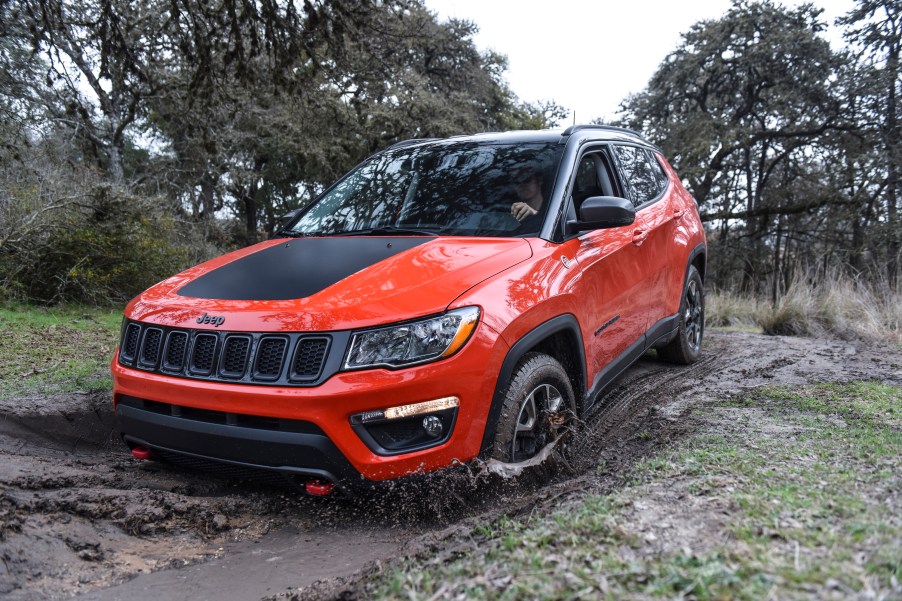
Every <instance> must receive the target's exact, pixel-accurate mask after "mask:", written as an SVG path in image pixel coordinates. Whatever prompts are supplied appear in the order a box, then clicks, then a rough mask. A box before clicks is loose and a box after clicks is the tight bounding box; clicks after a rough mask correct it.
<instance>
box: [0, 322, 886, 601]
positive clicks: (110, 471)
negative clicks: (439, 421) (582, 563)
mask: <svg viewBox="0 0 902 601" xmlns="http://www.w3.org/2000/svg"><path fill="white" fill-rule="evenodd" d="M898 356H899V353H898V351H896V352H895V354H892V353H887V352H886V351H885V349H881V348H870V347H868V346H863V345H858V346H857V347H856V346H855V345H851V344H850V343H845V342H835V341H815V340H810V339H797V338H772V337H764V336H760V335H754V334H741V333H728V334H727V333H714V334H713V335H709V336H708V337H707V338H706V341H705V346H704V351H703V354H702V357H701V359H700V361H698V362H697V363H696V364H694V365H692V366H688V367H686V366H675V365H669V364H665V363H662V362H660V361H658V360H657V359H655V358H654V355H653V354H649V355H647V356H646V357H643V358H642V359H641V360H640V361H639V362H638V363H637V364H636V365H635V366H634V367H632V368H631V369H630V370H628V371H627V372H626V373H625V374H624V375H623V376H622V377H621V378H620V380H619V381H618V382H617V383H615V384H614V386H613V387H612V388H610V389H609V390H608V392H607V393H606V394H605V395H603V396H602V397H601V398H600V399H599V400H598V403H597V406H596V408H595V409H594V410H593V411H592V412H591V414H590V415H589V416H588V418H587V419H586V421H585V423H584V424H583V427H582V430H581V433H580V434H579V435H577V436H576V437H575V439H574V441H573V443H572V445H571V449H570V453H569V465H564V466H557V467H558V468H560V467H563V468H565V469H558V470H557V471H554V469H555V466H554V465H548V466H539V467H538V468H536V469H534V470H530V471H529V472H527V473H524V474H523V476H522V477H520V478H517V479H513V480H506V479H502V478H498V477H492V476H486V475H485V474H484V473H480V470H479V467H480V466H479V464H478V462H477V463H475V464H472V465H468V466H465V467H461V468H457V469H454V470H449V471H446V472H442V473H441V474H439V475H437V476H435V477H423V478H416V479H411V480H410V481H407V482H401V483H395V484H391V485H387V486H386V487H384V488H381V489H379V490H377V491H375V492H374V493H372V494H371V495H368V496H365V497H361V498H357V499H352V500H328V499H327V500H325V501H323V500H320V499H311V498H308V497H304V496H299V495H298V494H296V493H295V492H294V491H291V490H288V489H285V488H272V487H267V486H263V485H261V484H258V483H248V482H234V481H224V480H220V479H217V478H215V477H212V476H207V475H204V474H199V473H196V472H188V471H184V470H181V469H178V468H175V467H171V466H163V465H159V464H155V463H143V464H139V463H137V462H136V461H135V460H132V459H131V458H130V457H129V456H128V455H127V453H126V451H125V448H124V446H122V445H121V444H120V443H119V442H118V440H114V436H113V435H112V422H111V420H112V415H111V411H110V405H109V395H108V394H99V395H70V396H68V397H55V398H51V399H44V400H43V403H44V405H43V406H44V407H46V409H45V410H44V413H41V411H40V409H41V402H42V400H41V399H30V400H29V401H28V402H26V403H22V406H23V407H26V408H27V410H25V411H21V412H18V413H17V412H16V403H12V402H5V403H3V404H0V597H2V598H4V599H10V600H11V601H19V600H24V599H62V598H67V597H69V596H71V595H74V594H78V593H83V594H88V597H86V598H90V599H99V600H102V599H113V598H120V599H129V598H131V599H141V598H146V597H147V594H148V592H147V591H148V590H150V588H148V587H151V588H153V589H154V590H155V591H157V590H158V591H159V594H157V593H155V597H156V598H158V599H167V598H172V599H182V598H185V596H186V592H187V591H194V592H195V593H196V595H195V596H199V597H218V598H221V599H229V598H236V597H237V598H253V597H254V596H255V595H256V596H263V595H266V594H270V595H271V594H274V593H275V592H278V590H284V589H285V587H286V586H292V587H298V586H302V585H307V584H310V583H311V582H313V581H315V580H318V579H320V578H332V579H333V580H332V581H330V582H340V581H341V580H340V578H341V577H345V576H348V575H350V574H352V573H354V572H355V571H357V570H359V569H360V568H361V566H364V565H366V564H367V563H370V562H374V561H378V560H384V559H386V558H389V557H392V556H396V555H398V554H399V553H402V552H403V553H416V552H418V551H422V550H424V549H426V550H429V551H430V552H432V553H447V552H453V551H451V550H449V549H451V548H452V547H453V545H452V547H449V543H448V542H447V539H448V538H449V537H450V538H451V539H452V540H463V541H466V540H467V539H468V533H469V531H470V529H472V527H473V526H475V525H477V524H479V523H483V522H485V521H488V520H491V519H494V518H496V517H498V516H500V515H504V514H507V515H516V514H519V513H532V512H536V511H543V510H544V509H546V508H549V507H552V506H554V505H555V503H557V502H558V501H559V499H560V497H561V496H563V495H571V494H584V493H585V492H587V491H594V492H602V491H605V490H610V489H611V488H613V487H616V486H617V485H618V482H619V481H620V480H621V479H622V477H623V475H624V474H626V473H627V472H628V470H629V468H630V467H631V466H633V465H634V464H635V463H636V462H637V461H640V460H641V459H642V458H643V457H645V456H648V455H649V454H650V453H652V452H654V451H655V450H656V449H658V448H660V447H662V446H666V445H668V444H671V443H672V441H674V440H677V439H678V438H680V437H681V436H683V435H685V434H687V433H691V431H692V427H693V423H692V420H691V418H690V417H689V416H688V414H689V410H690V409H691V408H692V407H693V406H696V405H697V403H698V402H700V401H703V400H705V399H708V398H713V397H717V396H723V395H729V394H735V393H736V392H738V391H741V390H743V389H748V388H753V387H757V386H761V385H765V384H790V385H792V384H797V383H803V382H807V381H830V380H842V379H852V378H858V379H861V378H863V377H870V378H872V379H887V380H893V381H900V380H902V368H900V367H899V365H898V362H899V360H898ZM566 468H569V469H566ZM274 558H278V559H274ZM174 568H179V569H178V570H175V569H174ZM224 572H228V573H229V574H230V578H225V579H223V578H222V577H221V574H223V573H224ZM216 574H220V577H216ZM136 576H137V578H136ZM334 579H338V580H334ZM273 587H276V588H275V589H274V588H273ZM165 591H168V593H167V592H165ZM239 591H240V594H239ZM230 595H231V596H230Z"/></svg>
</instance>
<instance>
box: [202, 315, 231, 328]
mask: <svg viewBox="0 0 902 601" xmlns="http://www.w3.org/2000/svg"><path fill="white" fill-rule="evenodd" d="M197 323H210V324H213V325H214V326H215V327H217V328H218V327H219V326H221V325H222V324H224V323H225V317H223V316H222V315H207V314H206V313H204V314H203V315H201V316H200V317H198V318H197Z"/></svg>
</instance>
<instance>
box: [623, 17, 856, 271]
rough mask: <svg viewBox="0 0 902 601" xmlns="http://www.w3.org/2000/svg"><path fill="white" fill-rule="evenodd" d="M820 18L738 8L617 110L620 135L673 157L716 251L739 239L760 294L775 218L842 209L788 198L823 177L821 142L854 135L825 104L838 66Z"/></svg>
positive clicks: (689, 42)
mask: <svg viewBox="0 0 902 601" xmlns="http://www.w3.org/2000/svg"><path fill="white" fill-rule="evenodd" d="M820 12H821V11H820V10H818V9H815V8H814V7H813V6H811V5H802V6H800V7H798V8H795V9H788V8H784V7H782V6H779V5H776V4H774V3H772V2H770V1H764V2H750V1H747V0H736V1H734V4H733V6H732V7H731V9H730V10H729V11H728V12H727V13H726V14H725V15H724V16H723V17H722V18H720V19H717V20H711V21H702V22H700V23H697V24H695V25H694V26H693V27H692V28H691V29H690V31H689V32H688V33H686V34H684V35H683V41H682V42H681V44H680V45H679V47H678V48H677V49H676V50H675V51H673V52H672V53H670V54H669V55H668V56H667V58H666V59H665V60H664V62H663V63H662V64H661V66H660V67H659V68H658V70H657V72H656V73H655V75H654V76H653V77H652V79H651V81H650V82H649V84H648V87H647V88H646V90H645V91H644V92H642V93H640V94H638V95H636V96H633V97H631V98H629V99H628V100H627V102H626V103H625V105H624V112H625V121H626V123H628V124H629V125H631V126H633V127H635V128H638V129H641V130H644V131H645V132H646V133H647V134H648V135H649V136H650V138H651V139H652V140H654V141H656V142H657V143H659V144H660V145H661V146H662V147H663V148H664V150H665V152H666V153H667V154H668V155H669V156H671V157H673V160H674V163H675V166H676V167H677V170H678V171H679V172H680V173H681V175H682V176H683V177H684V178H686V179H687V180H688V184H689V187H690V190H691V192H692V193H693V195H694V196H695V198H696V200H697V201H698V202H699V205H700V207H701V211H702V215H703V219H704V220H706V221H708V222H719V228H718V230H717V232H716V236H715V242H716V243H718V244H721V245H725V246H726V245H727V244H728V240H729V239H730V238H731V237H734V236H735V237H736V242H737V244H735V245H732V246H731V248H733V249H735V251H736V252H735V254H734V255H733V256H734V257H735V258H737V259H738V260H741V261H742V262H743V263H744V265H743V268H744V271H745V278H744V283H745V285H746V286H758V283H759V282H760V281H761V280H762V278H761V276H762V275H763V271H764V270H765V269H767V267H765V266H766V265H768V264H773V263H774V262H769V261H766V259H765V258H764V257H765V256H766V255H767V254H768V252H770V251H769V248H768V246H767V245H764V244H763V240H764V239H765V238H766V237H767V238H772V237H774V236H775V235H776V237H777V239H778V240H779V239H780V238H781V236H782V235H781V234H780V233H778V232H779V231H780V230H781V229H782V228H783V227H784V224H783V222H782V221H781V218H780V216H781V215H795V214H799V213H802V212H809V211H812V210H815V209H816V208H817V207H818V206H823V205H825V204H829V203H832V202H840V199H838V198H837V197H835V196H833V195H830V194H827V193H819V194H817V195H813V196H812V195H810V194H798V193H791V192H792V190H793V189H796V190H797V189H798V188H799V187H800V186H802V182H800V181H799V178H807V179H808V180H810V181H814V180H813V179H812V178H815V179H816V178H817V177H819V173H820V172H821V170H820V169H819V168H818V167H817V165H816V164H815V163H814V162H813V161H812V160H811V159H812V152H811V149H812V148H814V147H816V145H817V144H818V142H819V140H821V139H823V137H824V136H825V135H826V134H827V133H828V132H834V131H844V130H848V129H851V128H852V127H853V125H852V124H851V123H849V122H848V120H847V119H846V118H845V116H844V115H843V113H842V111H841V102H840V99H838V98H837V97H835V96H834V95H833V94H831V89H830V84H831V79H832V78H833V76H834V74H835V73H836V70H837V68H838V66H839V64H840V61H839V59H838V57H837V55H835V54H834V53H833V52H832V51H831V49H830V46H829V44H828V43H827V41H826V40H825V39H823V38H822V37H821V36H820V33H821V32H822V30H823V29H824V24H823V23H822V22H821V21H820V20H819V15H820ZM788 182H790V183H793V187H791V188H787V183H788ZM808 187H809V188H811V186H808ZM737 222H738V223H740V224H741V226H740V227H739V228H737V227H736V224H737ZM781 243H782V240H780V241H779V242H778V243H777V244H776V248H777V249H779V247H780V244H781ZM762 253H763V255H762ZM715 267H716V264H715ZM715 272H716V270H715Z"/></svg>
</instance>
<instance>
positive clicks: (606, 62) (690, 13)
mask: <svg viewBox="0 0 902 601" xmlns="http://www.w3.org/2000/svg"><path fill="white" fill-rule="evenodd" d="M800 3H801V2H798V1H785V2H784V4H786V5H790V6H795V5H798V4H800ZM730 4H731V3H730V1H729V0H695V1H693V2H674V1H673V0H669V1H668V0H627V1H622V2H610V1H608V2H604V1H598V0H595V1H588V2H587V1H586V0H550V1H549V0H543V1H541V2H540V1H537V0H516V1H515V0H426V5H427V6H428V7H429V8H431V9H432V10H434V11H435V12H437V13H438V14H439V16H440V17H441V18H442V19H446V18H448V17H455V18H459V19H467V20H470V21H473V22H474V23H476V25H478V26H479V29H480V32H479V34H478V35H477V36H476V44H477V46H478V47H479V48H480V49H482V50H486V49H489V48H491V49H494V50H496V51H498V52H500V53H502V54H506V55H507V57H508V61H509V65H508V71H507V81H508V83H509V84H510V86H511V88H512V89H513V91H514V92H515V93H516V94H517V96H519V97H520V98H521V99H522V100H526V101H530V102H534V101H537V100H555V101H557V103H558V104H561V105H563V106H565V107H566V108H568V109H569V110H571V111H576V121H577V122H578V123H588V122H589V121H591V120H592V119H595V118H597V117H604V118H612V117H614V116H615V115H616V113H617V109H618V106H619V104H620V102H621V101H622V100H623V99H624V98H626V96H627V95H628V94H630V93H633V92H639V91H641V90H642V89H643V88H644V87H645V84H646V83H647V82H648V80H649V78H650V77H651V76H652V74H653V73H654V71H655V69H657V67H658V65H659V64H660V63H661V61H662V60H663V59H664V57H665V56H667V54H668V53H669V52H670V51H671V50H673V49H674V48H676V46H677V44H678V43H679V42H680V34H681V33H683V32H685V31H687V30H688V29H689V27H690V26H691V25H692V24H693V23H696V22H697V21H701V20H703V19H714V18H717V17H720V16H721V15H723V14H724V13H725V12H726V11H727V10H728V9H729V7H730ZM813 4H815V5H816V6H818V7H820V8H823V9H824V13H823V15H822V19H823V20H824V21H826V22H827V23H829V24H832V23H833V22H834V21H835V19H836V17H838V16H840V15H842V14H844V13H846V12H848V11H849V10H850V9H851V8H852V7H853V5H854V0H815V1H814V2H813ZM828 37H829V38H830V40H831V43H833V44H834V46H839V45H841V43H842V37H841V35H840V34H839V32H838V31H836V30H835V29H833V30H832V31H831V32H830V33H829V35H828ZM572 119H573V116H572V114H571V116H570V118H569V119H568V121H567V123H566V125H569V124H570V122H571V121H572ZM562 125H565V124H562Z"/></svg>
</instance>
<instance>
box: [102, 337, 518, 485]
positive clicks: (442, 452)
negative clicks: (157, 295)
mask: <svg viewBox="0 0 902 601" xmlns="http://www.w3.org/2000/svg"><path fill="white" fill-rule="evenodd" d="M506 352H507V347H506V345H504V343H503V341H502V339H501V338H500V337H498V336H497V335H495V334H494V332H492V330H491V329H490V328H488V327H486V326H485V325H484V324H481V325H480V327H478V328H477V330H476V332H474V334H473V337H472V338H471V339H470V340H469V341H468V342H467V344H466V345H465V346H464V348H463V349H461V351H459V352H458V353H457V354H456V355H454V356H452V357H450V358H448V359H445V360H442V361H438V362H435V363H430V364H426V365H420V366H416V367H409V368H406V369H400V370H396V371H391V370H385V369H373V370H364V371H356V372H341V373H338V374H335V375H334V376H332V377H331V378H329V379H328V380H326V381H325V382H323V383H322V384H320V385H318V386H315V387H306V388H298V387H279V386H255V385H248V384H243V383H234V384H233V383H224V382H210V381H200V380H191V379H185V378H177V377H172V376H168V375H165V374H159V373H149V372H146V371H142V370H139V369H135V368H132V367H125V366H123V365H120V364H119V363H118V361H117V360H115V359H114V361H113V363H112V372H113V388H114V403H115V405H116V420H117V426H118V430H119V432H120V434H121V435H122V438H123V440H124V441H125V442H126V443H127V444H128V445H129V446H132V447H134V446H146V447H148V448H151V449H157V450H162V451H164V452H166V453H174V454H179V455H184V456H190V457H198V458H201V459H210V460H214V461H219V462H226V463H231V464H235V465H239V466H248V467H253V468H262V469H266V470H271V471H276V472H280V473H283V474H286V475H298V476H306V477H311V478H318V479H327V480H331V481H333V482H339V483H341V482H349V481H351V480H355V479H356V480H360V479H366V480H386V479H390V478H397V477H402V476H407V475H412V474H417V473H424V472H429V471H433V470H435V469H440V468H443V467H448V466H451V465H454V464H456V463H461V462H465V461H468V460H470V459H472V458H474V457H475V456H476V455H477V454H478V453H479V450H480V445H481V443H482V436H483V432H484V430H485V424H486V419H487V416H488V413H489V405H490V403H491V399H492V395H493V392H494V389H495V383H496V379H497V374H498V373H499V371H500V367H501V362H502V360H503V358H504V356H505V354H506ZM446 396H456V397H458V398H459V399H460V407H459V409H458V413H457V416H456V419H455V422H454V427H453V431H452V432H451V434H450V436H448V438H447V440H446V441H445V442H443V443H441V444H439V445H437V446H434V447H431V448H428V449H422V450H419V451H414V452H410V453H401V454H393V455H390V456H386V455H381V454H377V453H375V452H374V451H373V450H371V448H370V447H368V446H367V444H366V443H364V441H363V440H362V439H361V437H360V436H359V435H358V434H357V433H356V432H355V431H354V428H353V426H352V424H351V416H352V415H356V414H359V413H363V412H367V411H373V410H379V409H385V408H388V407H394V406H398V405H404V404H410V403H418V402H423V401H429V400H432V399H435V398H439V397H446ZM213 415H216V416H220V417H211V416H213ZM222 416H225V417H224V418H223V417H222ZM228 416H233V417H231V418H230V417H228ZM255 418H260V420H256V421H255ZM279 420H282V421H281V423H282V424H283V425H282V426H278V427H276V426H273V425H272V424H273V423H275V422H279ZM284 424H287V426H285V425H284Z"/></svg>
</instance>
